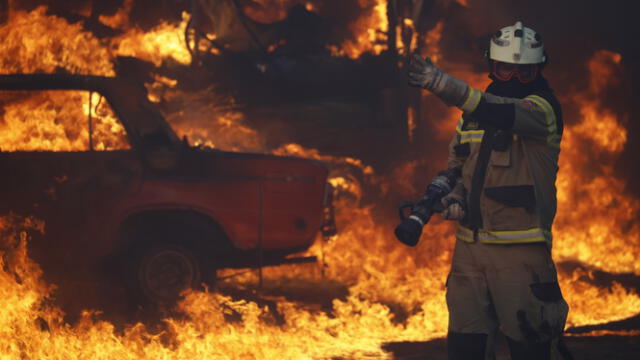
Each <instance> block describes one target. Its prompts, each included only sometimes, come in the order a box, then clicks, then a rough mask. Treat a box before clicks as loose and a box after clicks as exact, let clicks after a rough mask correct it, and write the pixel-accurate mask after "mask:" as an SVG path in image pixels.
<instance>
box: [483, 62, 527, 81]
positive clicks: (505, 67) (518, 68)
mask: <svg viewBox="0 0 640 360" xmlns="http://www.w3.org/2000/svg"><path fill="white" fill-rule="evenodd" d="M493 75H494V76H495V77H496V78H497V79H498V80H500V81H509V80H511V79H512V78H513V77H514V76H515V77H517V78H518V80H520V82H521V83H525V84H526V83H529V82H532V81H533V80H535V79H536V77H537V76H538V64H510V63H506V62H502V61H494V62H493Z"/></svg>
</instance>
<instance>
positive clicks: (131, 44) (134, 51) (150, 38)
mask: <svg viewBox="0 0 640 360" xmlns="http://www.w3.org/2000/svg"><path fill="white" fill-rule="evenodd" d="M189 18H190V15H189V14H187V13H183V14H182V22H181V23H180V24H169V23H166V22H163V23H161V24H160V25H158V26H156V27H155V28H153V29H151V31H148V32H144V31H142V30H140V29H136V28H133V29H131V30H129V31H128V32H127V33H125V34H124V35H122V36H120V37H117V38H115V39H114V40H113V44H114V47H115V49H116V50H115V51H116V54H117V55H120V56H135V57H138V58H140V59H143V60H147V61H151V62H153V63H154V64H155V65H156V66H160V64H162V62H163V61H164V60H166V59H169V58H170V59H173V60H174V61H176V62H178V63H180V64H183V65H187V64H189V63H191V54H190V53H189V50H188V49H187V48H186V46H185V44H184V33H185V30H186V28H187V23H188V22H189Z"/></svg>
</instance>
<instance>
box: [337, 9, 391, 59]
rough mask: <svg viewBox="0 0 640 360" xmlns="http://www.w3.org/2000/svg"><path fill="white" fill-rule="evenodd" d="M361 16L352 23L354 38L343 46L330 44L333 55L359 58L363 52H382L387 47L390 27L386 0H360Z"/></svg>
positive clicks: (346, 41)
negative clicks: (387, 35) (387, 33)
mask: <svg viewBox="0 0 640 360" xmlns="http://www.w3.org/2000/svg"><path fill="white" fill-rule="evenodd" d="M358 3H359V5H360V7H361V8H362V10H363V11H362V13H361V16H360V17H359V18H358V20H356V21H355V22H354V23H352V24H350V28H351V29H350V30H351V32H352V34H353V39H347V40H345V41H344V42H343V43H342V45H341V47H340V48H338V47H335V46H330V47H329V50H331V53H332V55H334V56H347V57H349V58H351V59H357V58H359V57H360V56H361V55H362V54H363V53H371V54H376V55H377V54H380V53H382V51H384V50H385V49H386V48H387V44H386V35H385V34H386V32H387V31H388V29H389V21H388V19H387V1H386V0H359V1H358Z"/></svg>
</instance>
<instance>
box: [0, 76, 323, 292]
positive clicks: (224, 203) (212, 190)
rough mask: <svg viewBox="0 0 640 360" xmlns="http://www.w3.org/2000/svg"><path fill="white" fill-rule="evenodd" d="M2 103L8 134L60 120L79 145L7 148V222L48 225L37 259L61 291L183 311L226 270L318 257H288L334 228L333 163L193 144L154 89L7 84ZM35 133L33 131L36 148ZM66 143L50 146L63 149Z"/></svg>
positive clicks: (97, 83)
mask: <svg viewBox="0 0 640 360" xmlns="http://www.w3.org/2000/svg"><path fill="white" fill-rule="evenodd" d="M69 92H70V93H69ZM0 93H6V94H8V95H6V94H5V96H3V97H2V100H1V103H0V105H1V106H2V113H1V114H0V116H2V122H0V125H1V124H2V123H4V124H6V123H7V122H8V121H15V119H14V120H12V119H11V117H12V116H13V117H15V116H20V114H22V115H21V116H23V117H24V118H23V119H22V120H21V121H27V120H28V119H29V118H30V117H35V116H40V115H42V114H43V113H51V112H53V113H54V114H55V115H54V117H55V119H54V120H53V122H54V123H55V124H57V125H58V126H59V125H60V124H62V123H64V125H65V126H67V127H69V128H65V129H64V130H63V131H64V133H63V134H62V135H64V136H66V137H67V138H70V139H72V140H73V141H75V144H76V145H77V144H79V145H78V146H79V148H74V149H72V150H73V151H71V150H65V148H64V147H62V150H63V151H20V148H17V149H15V148H10V147H11V146H10V144H7V143H4V144H1V143H0V149H2V148H4V149H3V150H4V151H0V172H1V173H2V177H0V193H1V194H0V197H1V198H2V201H1V202H0V214H8V213H14V214H20V215H29V216H35V217H36V218H39V219H41V220H44V222H45V226H46V229H45V233H44V235H43V236H36V237H34V238H33V239H32V240H31V241H30V243H29V253H30V256H31V257H32V258H33V259H34V260H35V261H37V262H38V263H39V264H40V265H41V266H42V267H43V269H44V273H45V275H46V276H48V278H50V279H53V280H54V281H55V279H56V278H60V277H67V278H68V277H73V278H79V279H96V278H97V279H107V278H111V279H118V280H121V281H123V282H124V285H125V286H126V287H127V289H128V290H129V294H130V295H131V296H132V297H133V298H135V299H137V300H138V301H147V302H164V301H172V300H175V299H176V298H177V297H178V295H179V293H180V292H181V291H182V290H184V289H186V288H188V287H193V286H198V285H199V284H201V283H203V282H204V283H209V282H211V281H213V280H214V279H215V270H216V269H220V268H240V267H260V266H267V265H277V264H283V263H287V262H299V261H307V260H313V259H311V258H307V257H297V258H296V257H294V258H290V257H289V256H290V255H291V254H293V253H296V252H300V251H302V250H305V249H307V248H308V247H309V246H310V245H311V244H312V243H313V241H314V239H315V238H316V236H317V235H318V232H319V231H320V229H321V228H322V227H323V226H325V225H326V224H327V221H329V222H330V221H331V220H332V219H329V218H328V217H327V215H326V214H329V213H330V212H328V211H326V210H327V207H328V206H330V186H329V185H328V184H327V175H328V170H327V168H326V167H325V166H324V165H323V164H322V163H320V162H318V161H313V160H308V159H301V158H294V157H281V156H273V155H264V154H249V153H231V152H224V151H219V150H215V149H210V148H201V147H194V146H190V145H189V144H188V142H187V141H186V139H183V140H180V139H179V138H178V137H177V136H176V134H175V133H174V132H173V131H172V129H171V128H170V126H169V125H168V124H167V123H166V121H165V120H164V119H163V117H162V115H161V114H160V113H159V112H158V111H156V109H155V108H154V104H153V103H151V102H150V101H149V100H148V99H147V93H146V89H145V88H144V87H143V86H140V85H137V84H135V83H131V82H129V81H126V80H123V79H119V78H108V77H97V76H81V75H43V74H37V75H1V76H0ZM67 93H69V94H67ZM34 94H35V95H34ZM62 95H64V96H62ZM34 96H35V98H34ZM44 100H47V101H48V102H46V101H44ZM51 100H58V103H56V101H53V103H51ZM45 103H46V104H45ZM43 104H44V105H43ZM105 106H110V109H111V110H110V111H111V113H110V115H109V114H106V115H105V112H104V107H105ZM16 109H18V110H16ZM67 115H68V116H75V117H76V118H77V119H74V120H73V121H71V120H69V119H66V118H64V117H65V116H67ZM107 115H109V116H110V122H108V123H105V121H104V120H105V119H107V118H109V116H107ZM97 120H101V121H100V122H99V121H97ZM37 121H39V120H37ZM105 124H106V125H105ZM38 126H39V125H38ZM118 128H120V129H121V131H120V135H119V136H120V138H117V136H116V138H115V139H114V138H113V136H112V134H110V132H113V131H112V130H113V129H118ZM36 130H37V129H35V130H34V129H30V130H29V131H28V132H26V133H25V137H26V139H25V141H26V142H29V141H30V139H29V138H28V137H29V134H31V133H33V132H34V131H36ZM55 136H56V135H55V133H53V134H51V133H50V134H47V136H45V139H46V140H47V141H51V142H52V143H53V144H54V145H55V140H56V139H55ZM78 146H76V147H78ZM8 147H9V149H7V148H8ZM54 147H55V146H54ZM7 150H10V151H7ZM16 150H17V151H16ZM326 228H327V227H326V226H325V229H326ZM329 230H331V229H329ZM114 274H118V276H116V277H114V276H113V275H114Z"/></svg>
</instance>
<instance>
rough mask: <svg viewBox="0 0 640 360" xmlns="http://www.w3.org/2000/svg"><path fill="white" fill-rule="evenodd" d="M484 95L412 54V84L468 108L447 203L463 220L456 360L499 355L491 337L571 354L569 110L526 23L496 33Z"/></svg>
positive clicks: (530, 349)
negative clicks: (559, 222) (565, 291)
mask: <svg viewBox="0 0 640 360" xmlns="http://www.w3.org/2000/svg"><path fill="white" fill-rule="evenodd" d="M487 57H488V62H489V66H490V75H489V77H490V78H491V79H492V80H493V82H492V83H491V84H490V85H489V86H488V87H487V89H486V90H485V91H481V90H478V89H475V88H473V87H470V86H469V85H467V84H466V83H465V82H464V81H462V80H459V79H457V78H455V77H453V76H451V75H449V74H447V73H445V72H443V71H441V70H440V69H438V68H437V67H435V66H434V65H433V64H432V63H431V61H430V60H429V58H427V59H423V58H421V57H420V56H418V55H414V56H413V58H412V61H411V63H410V65H409V74H408V75H409V83H410V85H413V86H416V87H421V88H423V89H427V90H429V91H431V92H432V93H433V94H435V95H436V96H438V97H439V98H440V99H441V100H443V101H444V102H445V103H446V104H448V105H449V106H456V107H458V108H460V109H461V110H462V111H463V114H462V117H461V119H460V121H459V122H458V125H457V128H456V132H455V134H454V136H453V139H452V141H451V143H450V146H449V159H448V166H449V168H450V169H453V170H459V171H460V172H461V174H462V175H461V177H460V179H459V183H458V184H457V185H456V186H455V188H454V189H453V191H452V192H451V193H450V194H449V195H447V196H446V197H445V198H444V199H443V203H444V205H445V209H446V210H445V211H444V212H443V217H444V218H446V219H449V220H457V221H458V227H457V230H456V245H455V250H454V255H453V259H452V264H451V272H450V273H449V276H448V278H447V294H446V298H447V307H448V309H449V329H448V336H447V343H448V351H449V359H484V358H485V351H486V352H487V358H493V354H491V352H492V349H491V345H489V346H488V345H487V341H488V339H489V341H491V337H492V335H493V334H494V333H495V332H496V330H497V329H499V330H500V331H501V332H502V333H503V334H504V335H505V337H506V338H507V343H508V345H509V349H510V352H511V358H512V359H536V360H544V359H555V358H560V356H567V357H568V356H570V355H569V354H568V352H567V350H566V347H564V345H563V344H562V341H561V336H562V332H563V329H564V325H565V320H566V316H567V312H568V306H567V303H566V302H565V301H564V299H563V297H562V294H561V292H560V287H559V286H558V280H557V274H556V270H555V266H554V264H553V262H552V260H551V242H552V235H551V225H552V223H553V219H554V216H555V213H556V188H555V181H556V173H557V171H558V155H559V152H560V140H561V138H562V129H563V122H562V112H561V109H560V104H559V103H558V101H557V100H556V97H555V96H554V94H553V91H552V90H551V88H550V87H549V85H548V83H547V81H546V80H545V78H544V77H543V76H542V69H543V68H544V66H545V64H546V62H547V61H546V54H545V51H544V46H543V42H542V39H541V37H540V35H539V34H537V33H536V32H535V31H534V30H532V29H530V28H527V27H524V26H523V25H522V23H521V22H517V23H516V24H515V25H513V26H507V27H505V28H502V29H501V30H499V31H497V32H496V33H495V34H494V35H493V36H492V37H491V40H490V46H489V50H488V52H487Z"/></svg>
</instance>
